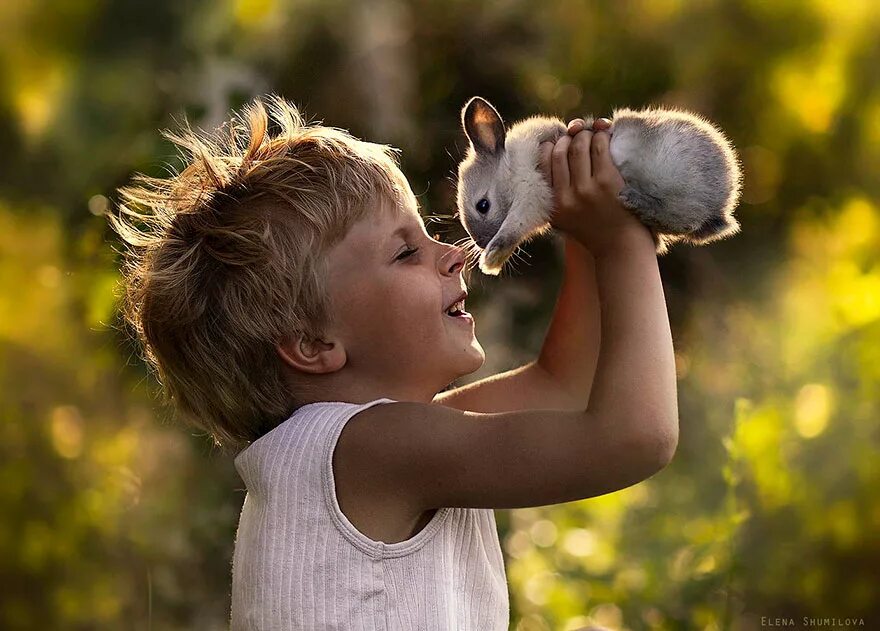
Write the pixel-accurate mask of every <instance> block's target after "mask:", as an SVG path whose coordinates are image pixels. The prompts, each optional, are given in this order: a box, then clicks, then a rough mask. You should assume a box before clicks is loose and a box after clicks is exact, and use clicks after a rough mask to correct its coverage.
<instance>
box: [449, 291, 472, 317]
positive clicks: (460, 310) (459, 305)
mask: <svg viewBox="0 0 880 631" xmlns="http://www.w3.org/2000/svg"><path fill="white" fill-rule="evenodd" d="M465 298H467V294H466V293H464V294H462V295H461V297H459V299H458V300H457V301H455V302H453V303H452V304H451V305H449V306H448V307H447V308H446V311H444V313H445V314H446V315H448V316H449V317H451V318H463V319H468V318H471V314H470V313H468V312H467V311H465V310H464V301H465Z"/></svg>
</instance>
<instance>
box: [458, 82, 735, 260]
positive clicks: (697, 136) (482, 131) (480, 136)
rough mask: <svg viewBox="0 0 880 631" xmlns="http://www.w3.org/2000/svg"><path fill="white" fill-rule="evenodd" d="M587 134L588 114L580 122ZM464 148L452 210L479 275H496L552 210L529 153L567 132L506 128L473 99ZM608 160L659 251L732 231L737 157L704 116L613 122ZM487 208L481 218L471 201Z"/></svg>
mask: <svg viewBox="0 0 880 631" xmlns="http://www.w3.org/2000/svg"><path fill="white" fill-rule="evenodd" d="M584 120H585V122H586V124H587V128H590V127H591V126H592V123H593V119H592V117H585V119H584ZM462 126H463V127H464V129H465V133H466V134H467V136H468V139H469V140H470V147H469V148H468V151H467V154H466V155H465V158H464V160H462V162H461V164H460V165H459V168H458V212H459V216H460V218H461V221H462V223H463V224H464V226H465V228H466V229H467V231H468V233H469V234H470V236H471V237H472V238H473V240H474V241H475V242H476V244H477V245H478V246H480V247H481V248H483V253H482V255H481V257H480V269H482V270H483V272H485V273H487V274H497V273H498V272H499V271H500V270H501V267H502V266H503V265H504V262H505V261H506V260H507V259H508V258H509V257H510V255H511V254H512V253H513V252H514V250H515V249H516V247H517V246H518V245H519V244H520V243H522V242H523V241H525V240H527V239H529V238H531V237H533V236H535V235H537V234H540V233H542V232H544V231H546V230H547V229H548V227H549V223H548V221H549V218H550V213H551V211H552V206H553V193H552V190H551V188H550V185H549V183H548V182H547V181H546V179H545V178H544V176H543V175H542V174H541V173H540V171H539V170H538V163H539V160H540V158H539V152H538V146H539V145H540V143H542V142H544V141H545V140H550V141H556V140H557V139H558V138H559V137H560V136H561V135H563V134H565V133H566V126H565V124H564V123H563V122H562V121H561V120H559V119H557V118H549V117H545V116H532V117H530V118H527V119H525V120H523V121H520V122H518V123H516V124H515V125H513V126H512V127H511V128H510V130H505V127H504V121H503V120H502V119H501V116H500V115H499V114H498V112H497V111H496V110H495V108H494V107H492V105H491V104H490V103H489V102H488V101H486V100H485V99H482V98H480V97H474V98H472V99H471V100H470V101H468V103H467V104H466V105H465V106H464V108H463V109H462ZM608 131H609V134H610V135H611V149H610V151H611V159H612V161H613V162H614V164H615V166H616V167H617V169H618V171H619V172H620V175H621V176H622V177H623V180H624V182H625V186H624V187H623V189H622V190H621V191H620V194H619V197H620V200H621V202H622V204H623V205H624V206H625V207H626V208H628V209H629V210H631V211H632V212H634V213H635V214H636V216H637V217H638V218H639V219H640V220H641V221H642V223H643V224H645V226H647V227H648V229H649V230H650V231H651V234H652V235H653V237H654V243H655V246H656V250H657V253H658V254H661V255H662V254H665V253H666V252H667V251H668V246H669V245H670V244H671V243H674V242H676V241H685V242H687V243H691V244H695V245H702V244H705V243H710V242H712V241H716V240H718V239H721V238H724V237H727V236H730V235H732V234H735V233H737V232H739V229H740V226H739V222H738V221H737V220H736V218H735V217H734V216H733V210H734V208H736V205H737V203H738V202H739V196H740V191H741V188H742V173H741V167H740V163H739V159H738V157H737V155H736V153H735V151H734V149H733V147H732V145H731V143H730V142H729V141H728V140H727V138H726V137H725V136H724V134H723V133H722V132H721V131H720V130H719V129H718V128H717V127H715V126H714V125H713V124H712V123H710V122H709V121H707V120H706V119H704V118H702V117H700V116H698V115H696V114H692V113H690V112H686V111H682V110H677V109H669V108H646V109H643V110H641V111H634V110H631V109H628V108H618V109H615V110H614V113H613V115H612V125H611V128H610V129H609V130H608ZM482 199H486V200H488V201H489V209H488V212H485V213H483V212H479V211H478V210H477V203H478V202H479V201H480V200H482Z"/></svg>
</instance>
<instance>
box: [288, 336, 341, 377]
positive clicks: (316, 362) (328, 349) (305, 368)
mask: <svg viewBox="0 0 880 631" xmlns="http://www.w3.org/2000/svg"><path fill="white" fill-rule="evenodd" d="M275 348H276V350H277V351H278V354H279V355H280V356H281V358H282V359H283V360H284V361H285V362H286V363H287V364H288V365H289V366H291V367H292V368H296V369H297V370H299V371H300V372H307V373H311V374H315V375H320V374H326V373H331V372H336V371H337V370H339V369H340V368H342V367H343V366H345V362H346V359H347V357H346V354H345V349H344V348H342V344H340V343H339V342H334V341H324V340H320V339H313V338H310V337H308V336H306V335H305V334H302V333H300V334H298V335H295V336H289V337H287V338H285V339H284V340H282V341H281V342H278V344H276V346H275Z"/></svg>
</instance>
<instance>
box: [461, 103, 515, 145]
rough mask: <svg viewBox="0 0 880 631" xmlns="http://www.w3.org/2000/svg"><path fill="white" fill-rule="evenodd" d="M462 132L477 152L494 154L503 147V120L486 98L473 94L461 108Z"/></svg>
mask: <svg viewBox="0 0 880 631" xmlns="http://www.w3.org/2000/svg"><path fill="white" fill-rule="evenodd" d="M461 124H462V126H463V127H464V133H465V134H467V137H468V140H470V141H471V145H473V147H474V150H475V151H476V152H477V153H484V154H490V155H495V154H496V153H499V152H500V151H501V150H502V149H504V138H505V131H504V121H503V120H501V116H500V115H499V114H498V111H497V110H496V109H495V108H494V107H492V104H491V103H489V101H487V100H486V99H483V98H481V97H479V96H475V97H474V98H472V99H471V100H470V101H468V102H467V104H466V105H465V106H464V107H463V108H462V110H461Z"/></svg>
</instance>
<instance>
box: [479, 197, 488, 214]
mask: <svg viewBox="0 0 880 631" xmlns="http://www.w3.org/2000/svg"><path fill="white" fill-rule="evenodd" d="M489 206H490V204H489V200H488V199H486V198H485V197H484V198H483V199H481V200H480V201H478V202H477V210H479V211H480V212H481V213H483V214H486V213H487V212H489Z"/></svg>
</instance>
